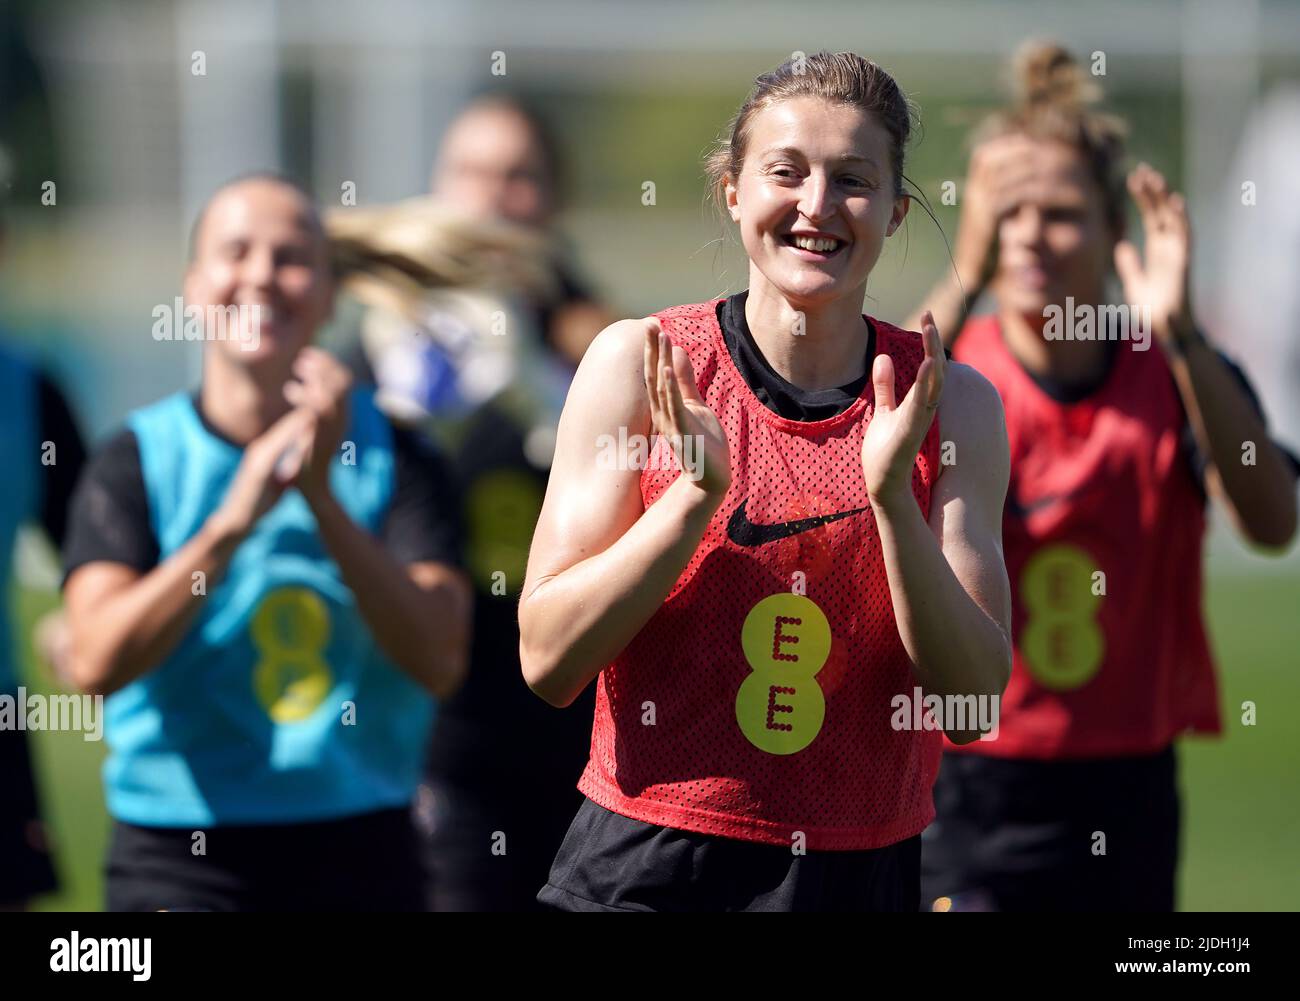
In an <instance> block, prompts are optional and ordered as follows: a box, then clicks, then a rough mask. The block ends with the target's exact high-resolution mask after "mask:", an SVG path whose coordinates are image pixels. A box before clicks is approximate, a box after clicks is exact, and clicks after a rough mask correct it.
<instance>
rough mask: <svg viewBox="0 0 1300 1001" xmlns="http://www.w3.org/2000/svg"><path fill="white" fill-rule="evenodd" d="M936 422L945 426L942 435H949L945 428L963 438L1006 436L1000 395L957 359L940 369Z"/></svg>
mask: <svg viewBox="0 0 1300 1001" xmlns="http://www.w3.org/2000/svg"><path fill="white" fill-rule="evenodd" d="M939 421H940V423H941V425H942V426H943V427H944V428H945V430H944V436H945V437H949V433H948V430H947V429H951V430H952V431H953V432H954V433H957V432H962V433H963V437H967V438H981V437H985V436H986V435H988V434H995V435H996V434H1001V435H1002V436H1003V437H1004V438H1005V437H1006V415H1005V414H1004V412H1003V410H1002V397H1000V396H999V395H998V391H997V389H996V388H995V387H994V385H993V383H991V382H989V381H988V379H986V378H985V377H984V376H982V375H981V374H980V373H979V372H977V371H976V370H975V369H973V368H971V367H970V366H969V365H963V364H962V363H961V362H956V361H950V362H948V364H947V370H946V371H945V372H944V379H943V397H942V399H941V400H940V401H939Z"/></svg>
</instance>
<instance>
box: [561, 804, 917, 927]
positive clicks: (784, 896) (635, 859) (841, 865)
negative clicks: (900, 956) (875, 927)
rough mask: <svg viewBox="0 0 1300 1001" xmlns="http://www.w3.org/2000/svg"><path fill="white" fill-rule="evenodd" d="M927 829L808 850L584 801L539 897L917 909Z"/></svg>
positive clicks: (707, 907) (578, 905)
mask: <svg viewBox="0 0 1300 1001" xmlns="http://www.w3.org/2000/svg"><path fill="white" fill-rule="evenodd" d="M920 853H921V837H920V835H917V836H916V837H914V838H909V839H908V840H906V841H900V842H899V843H898V844H894V845H889V846H888V847H886V848H876V849H872V850H869V851H845V852H808V853H807V854H806V855H796V854H794V853H793V852H792V851H791V849H789V848H784V847H781V846H780V845H764V844H758V843H756V842H750V841H739V840H736V839H733V838H719V837H715V836H713V835H708V834H697V833H694V832H692V831H679V830H676V829H674V828H669V827H656V826H654V825H653V824H644V823H642V822H641V821H638V820H630V819H628V818H627V817H624V816H621V815H619V814H617V813H611V812H610V811H609V810H606V809H604V808H603V807H600V806H597V805H596V804H595V803H593V802H592V801H591V800H586V801H584V802H583V804H582V806H581V808H579V810H578V815H577V816H576V817H575V818H574V820H573V823H572V824H571V825H569V833H568V835H566V837H565V839H564V844H563V845H562V846H561V847H560V853H559V855H557V856H556V858H555V864H554V865H553V866H552V867H551V875H550V880H549V881H548V882H547V884H546V885H545V886H544V887H542V891H541V892H540V893H539V894H538V895H537V899H538V900H539V901H541V902H542V903H543V904H546V905H548V906H550V907H554V908H556V909H558V910H564V911H915V910H916V909H917V907H918V905H919V901H920Z"/></svg>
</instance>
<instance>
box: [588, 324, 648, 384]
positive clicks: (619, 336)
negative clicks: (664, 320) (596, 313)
mask: <svg viewBox="0 0 1300 1001" xmlns="http://www.w3.org/2000/svg"><path fill="white" fill-rule="evenodd" d="M658 331H659V320H658V319H657V318H655V317H653V316H644V317H641V318H640V319H630V320H616V321H615V322H613V323H611V324H610V325H609V326H608V327H606V328H605V329H604V330H602V331H601V332H600V333H599V334H597V335H596V339H595V340H594V341H592V342H591V347H589V348H587V353H586V354H585V355H583V357H582V364H581V365H580V366H579V371H582V369H584V368H587V369H596V370H597V371H598V372H602V373H609V372H617V371H620V370H623V369H626V368H631V369H633V370H634V371H635V372H636V374H637V376H638V378H639V377H640V376H641V375H642V374H643V372H644V351H645V337H646V334H647V333H651V332H654V333H658Z"/></svg>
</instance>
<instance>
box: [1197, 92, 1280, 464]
mask: <svg viewBox="0 0 1300 1001" xmlns="http://www.w3.org/2000/svg"><path fill="white" fill-rule="evenodd" d="M1222 205H1223V210H1222V216H1221V217H1220V223H1221V225H1223V227H1224V237H1225V238H1224V241H1223V248H1224V249H1223V267H1222V270H1221V271H1220V272H1219V273H1218V276H1217V277H1218V278H1219V281H1217V282H1216V286H1217V287H1216V289H1215V291H1216V293H1217V296H1216V297H1215V298H1214V299H1211V302H1212V303H1213V304H1214V316H1215V321H1214V324H1213V329H1215V330H1220V331H1223V333H1224V335H1225V342H1227V339H1228V338H1230V343H1231V344H1232V345H1233V346H1234V347H1238V348H1239V350H1240V351H1241V352H1242V354H1243V355H1244V356H1245V357H1247V358H1251V359H1255V360H1256V364H1255V365H1254V366H1252V376H1253V377H1254V381H1255V385H1256V387H1257V388H1258V389H1259V395H1260V400H1261V402H1262V403H1263V405H1264V410H1265V412H1266V413H1267V414H1268V415H1269V417H1270V418H1271V419H1272V427H1273V430H1274V432H1275V434H1276V437H1277V438H1278V440H1279V441H1281V442H1284V443H1285V444H1286V445H1287V446H1288V447H1290V449H1291V450H1292V451H1293V452H1296V453H1297V454H1300V86H1295V85H1288V86H1280V87H1278V88H1277V89H1276V90H1274V91H1273V92H1272V93H1270V94H1269V95H1268V96H1267V97H1266V98H1265V99H1264V100H1263V101H1262V102H1261V103H1260V104H1259V106H1258V107H1257V108H1256V109H1255V110H1254V112H1253V113H1252V114H1251V116H1250V118H1249V120H1248V121H1247V123H1246V129H1245V132H1244V134H1243V135H1242V139H1241V144H1240V146H1239V147H1238V149H1237V155H1236V159H1235V160H1234V162H1233V165H1232V169H1231V170H1230V171H1229V174H1228V178H1227V183H1226V184H1225V185H1224V198H1223V202H1222Z"/></svg>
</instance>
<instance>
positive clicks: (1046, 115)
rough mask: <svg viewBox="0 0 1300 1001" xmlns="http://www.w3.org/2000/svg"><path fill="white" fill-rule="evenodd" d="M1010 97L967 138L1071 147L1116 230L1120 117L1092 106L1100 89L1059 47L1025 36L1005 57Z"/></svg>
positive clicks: (1120, 211)
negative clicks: (1019, 137)
mask: <svg viewBox="0 0 1300 1001" xmlns="http://www.w3.org/2000/svg"><path fill="white" fill-rule="evenodd" d="M1011 70H1012V90H1013V95H1014V96H1013V99H1012V102H1011V104H1010V105H1009V106H1008V107H1006V108H1004V109H1002V110H1001V111H998V112H996V113H994V114H993V115H990V116H989V117H988V118H987V119H985V120H984V122H983V123H982V124H981V125H980V126H979V127H978V128H977V129H976V130H975V133H974V136H973V140H974V141H975V142H976V143H980V142H984V141H986V140H988V139H993V138H996V137H998V136H1002V135H1012V134H1015V135H1024V136H1026V137H1028V138H1030V139H1038V140H1045V141H1050V142H1059V143H1064V144H1065V145H1067V146H1070V147H1072V148H1074V149H1075V150H1077V151H1078V152H1079V154H1080V155H1081V156H1082V157H1083V159H1084V161H1085V162H1086V163H1087V165H1088V172H1089V174H1090V175H1091V176H1092V179H1093V180H1094V181H1095V182H1096V184H1097V187H1098V188H1099V189H1100V191H1101V194H1102V199H1103V201H1104V203H1105V209H1106V217H1107V219H1108V220H1109V221H1110V223H1111V225H1112V226H1114V227H1116V228H1117V229H1121V228H1122V227H1123V223H1124V210H1125V205H1126V195H1125V183H1124V170H1123V158H1124V138H1125V136H1126V135H1127V132H1128V129H1127V128H1126V126H1125V125H1124V122H1123V120H1121V119H1120V118H1118V117H1116V116H1114V115H1108V114H1105V113H1103V112H1100V111H1096V110H1094V109H1093V107H1092V106H1093V105H1095V104H1097V103H1098V102H1099V101H1100V100H1101V97H1102V92H1101V87H1100V86H1099V85H1098V84H1097V82H1096V81H1095V80H1094V79H1093V78H1092V77H1091V76H1089V75H1088V74H1087V73H1086V72H1085V71H1084V69H1083V67H1082V66H1080V65H1079V64H1078V62H1077V61H1076V60H1075V58H1074V56H1072V55H1071V54H1070V53H1069V51H1068V50H1066V49H1065V48H1064V47H1063V46H1061V45H1059V44H1057V43H1056V42H1052V41H1044V40H1037V39H1031V40H1030V41H1027V42H1025V43H1024V44H1022V45H1021V46H1020V48H1019V49H1018V50H1017V52H1016V54H1015V56H1014V57H1013V59H1012V61H1011Z"/></svg>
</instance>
